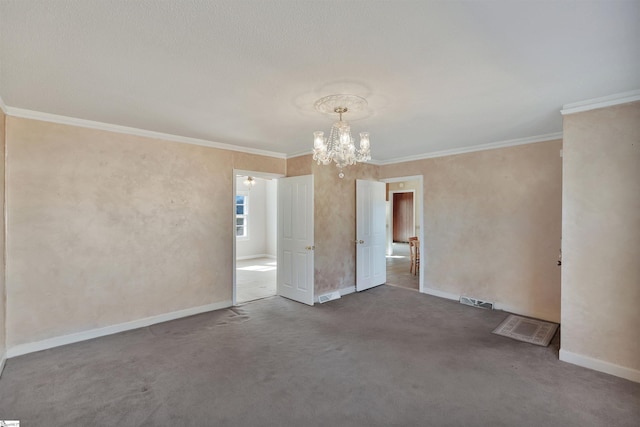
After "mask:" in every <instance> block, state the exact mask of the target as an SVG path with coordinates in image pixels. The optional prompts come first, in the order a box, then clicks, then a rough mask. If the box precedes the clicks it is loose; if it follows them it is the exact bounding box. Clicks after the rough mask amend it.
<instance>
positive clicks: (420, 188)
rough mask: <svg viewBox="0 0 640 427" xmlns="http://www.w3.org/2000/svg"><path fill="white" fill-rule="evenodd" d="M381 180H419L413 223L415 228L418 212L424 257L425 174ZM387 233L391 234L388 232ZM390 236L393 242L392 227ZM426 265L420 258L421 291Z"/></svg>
mask: <svg viewBox="0 0 640 427" xmlns="http://www.w3.org/2000/svg"><path fill="white" fill-rule="evenodd" d="M380 181H382V182H386V183H392V182H405V181H418V189H417V190H413V191H415V193H414V195H413V203H414V205H415V210H414V215H413V223H414V229H415V223H416V218H415V214H416V213H418V214H419V215H420V221H419V222H418V224H419V227H420V229H419V230H418V233H417V234H418V238H419V239H420V256H421V257H423V258H424V255H426V253H425V251H424V206H423V200H424V176H423V175H410V176H398V177H392V178H384V179H381V180H380ZM409 191H411V190H405V191H404V192H409ZM389 204H390V206H391V205H392V204H393V199H392V198H391V197H390V198H389ZM389 217H390V218H391V221H393V211H390V213H389ZM392 226H393V223H390V224H389V227H392ZM387 235H388V236H389V234H388V233H387ZM390 236H391V237H390V238H389V237H388V238H389V239H390V241H391V242H393V229H391V235H390ZM424 267H425V263H424V262H423V260H422V259H421V260H420V276H419V283H420V284H419V288H418V290H419V291H420V293H424Z"/></svg>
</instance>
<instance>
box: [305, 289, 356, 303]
mask: <svg viewBox="0 0 640 427" xmlns="http://www.w3.org/2000/svg"><path fill="white" fill-rule="evenodd" d="M335 291H338V292H340V296H341V297H343V296H345V295H349V294H352V293H354V292H355V291H356V287H355V286H347V287H346V288H340V289H334V290H333V291H324V292H323V293H322V295H324V294H328V293H329V292H335ZM313 302H314V303H319V302H320V295H317V296H315V297H313Z"/></svg>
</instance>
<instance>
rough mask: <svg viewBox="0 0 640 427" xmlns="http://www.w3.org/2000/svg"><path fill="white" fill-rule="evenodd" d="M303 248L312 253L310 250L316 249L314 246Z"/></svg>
mask: <svg viewBox="0 0 640 427" xmlns="http://www.w3.org/2000/svg"><path fill="white" fill-rule="evenodd" d="M304 248H305V249H306V250H308V251H312V250H314V249H315V248H316V247H315V246H305V247H304Z"/></svg>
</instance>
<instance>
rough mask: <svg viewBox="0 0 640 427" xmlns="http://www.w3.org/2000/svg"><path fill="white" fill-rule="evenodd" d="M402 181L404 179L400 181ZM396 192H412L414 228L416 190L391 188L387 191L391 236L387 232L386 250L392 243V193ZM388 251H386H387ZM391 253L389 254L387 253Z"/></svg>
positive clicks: (414, 227) (414, 224)
mask: <svg viewBox="0 0 640 427" xmlns="http://www.w3.org/2000/svg"><path fill="white" fill-rule="evenodd" d="M401 182H404V181H401ZM398 193H413V201H412V204H413V215H412V216H413V224H412V227H413V231H415V230H416V212H417V209H416V208H417V205H416V190H391V191H389V231H391V238H390V239H389V237H388V236H389V235H388V234H387V250H388V249H391V244H393V195H394V194H398ZM387 252H388V251H387ZM389 255H391V254H389Z"/></svg>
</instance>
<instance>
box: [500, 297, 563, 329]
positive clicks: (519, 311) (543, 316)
mask: <svg viewBox="0 0 640 427" xmlns="http://www.w3.org/2000/svg"><path fill="white" fill-rule="evenodd" d="M493 309H494V310H502V311H506V312H508V313H513V314H517V315H519V316H524V317H531V318H532V319H540V320H546V321H547V322H553V323H558V324H559V323H560V313H558V316H557V317H554V316H552V315H549V314H548V313H536V312H532V311H528V310H526V309H522V308H520V307H514V306H511V305H508V304H503V303H501V302H496V303H494V304H493Z"/></svg>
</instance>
